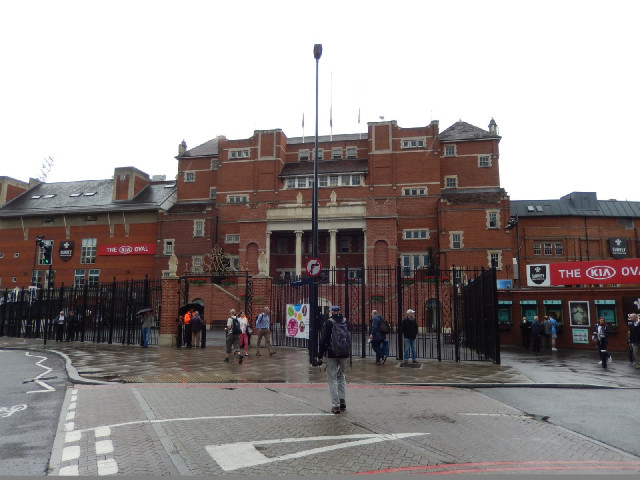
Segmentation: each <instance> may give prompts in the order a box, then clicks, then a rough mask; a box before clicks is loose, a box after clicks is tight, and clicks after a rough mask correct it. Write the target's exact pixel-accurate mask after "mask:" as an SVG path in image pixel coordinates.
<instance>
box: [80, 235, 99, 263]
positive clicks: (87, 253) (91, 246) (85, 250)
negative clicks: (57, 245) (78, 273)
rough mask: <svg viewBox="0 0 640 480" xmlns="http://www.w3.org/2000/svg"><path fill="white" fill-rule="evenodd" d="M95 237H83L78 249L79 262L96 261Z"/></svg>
mask: <svg viewBox="0 0 640 480" xmlns="http://www.w3.org/2000/svg"><path fill="white" fill-rule="evenodd" d="M97 244H98V239H97V238H83V239H82V250H81V251H80V263H96V245H97Z"/></svg>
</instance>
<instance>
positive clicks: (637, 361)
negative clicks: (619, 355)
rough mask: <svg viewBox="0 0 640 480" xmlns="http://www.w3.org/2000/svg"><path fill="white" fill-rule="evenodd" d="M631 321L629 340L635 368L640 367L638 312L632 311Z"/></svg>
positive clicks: (639, 322) (639, 324)
mask: <svg viewBox="0 0 640 480" xmlns="http://www.w3.org/2000/svg"><path fill="white" fill-rule="evenodd" d="M629 321H630V322H631V332H630V335H629V342H630V343H631V349H632V350H633V363H634V366H635V368H640V320H639V319H638V314H637V313H632V314H631V315H629Z"/></svg>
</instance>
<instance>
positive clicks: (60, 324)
mask: <svg viewBox="0 0 640 480" xmlns="http://www.w3.org/2000/svg"><path fill="white" fill-rule="evenodd" d="M66 321H67V319H66V318H65V316H64V310H60V313H59V314H58V315H57V316H56V318H55V319H54V320H53V323H54V325H55V326H56V342H64V325H65V323H66Z"/></svg>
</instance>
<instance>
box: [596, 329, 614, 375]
mask: <svg viewBox="0 0 640 480" xmlns="http://www.w3.org/2000/svg"><path fill="white" fill-rule="evenodd" d="M601 318H602V321H603V322H605V320H604V317H601ZM604 325H605V327H606V325H607V323H606V322H605V323H604ZM599 327H600V318H598V321H597V322H596V324H595V325H594V326H593V330H592V331H591V333H592V336H591V340H593V341H594V342H595V344H596V352H598V357H599V358H600V360H599V361H598V363H599V364H600V365H602V355H601V351H600V350H601V348H600V342H599V341H598V329H599ZM606 334H607V336H608V335H609V331H608V329H607V331H606ZM607 343H608V340H607ZM612 361H613V360H612V358H611V354H610V353H609V352H607V361H606V362H605V365H606V363H611V362H612ZM604 368H606V367H604Z"/></svg>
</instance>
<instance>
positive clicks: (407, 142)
mask: <svg viewBox="0 0 640 480" xmlns="http://www.w3.org/2000/svg"><path fill="white" fill-rule="evenodd" d="M426 144H427V139H426V138H425V137H416V138H405V139H403V140H402V148H403V149H405V148H424V146H425V145H426Z"/></svg>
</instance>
